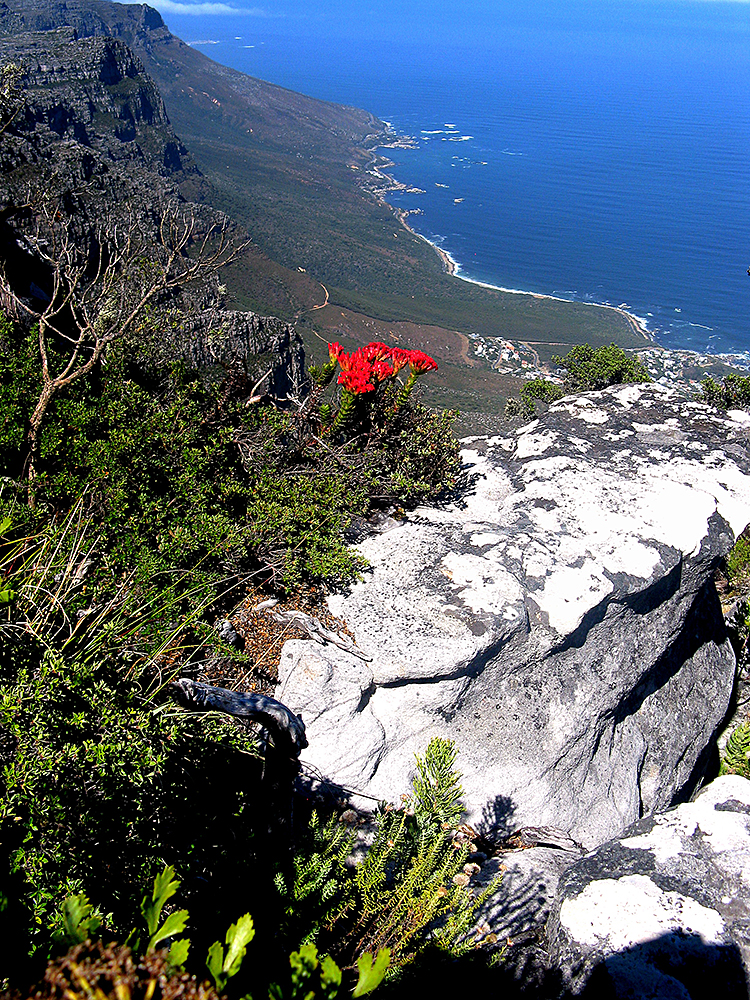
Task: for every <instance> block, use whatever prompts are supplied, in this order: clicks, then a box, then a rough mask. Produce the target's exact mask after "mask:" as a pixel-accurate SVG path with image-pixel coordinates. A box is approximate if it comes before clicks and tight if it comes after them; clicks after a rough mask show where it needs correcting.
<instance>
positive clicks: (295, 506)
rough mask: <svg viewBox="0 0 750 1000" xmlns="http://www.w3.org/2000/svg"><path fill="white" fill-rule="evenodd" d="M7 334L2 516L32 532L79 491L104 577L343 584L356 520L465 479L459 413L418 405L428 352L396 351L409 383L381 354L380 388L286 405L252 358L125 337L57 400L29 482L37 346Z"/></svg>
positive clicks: (317, 394)
mask: <svg viewBox="0 0 750 1000" xmlns="http://www.w3.org/2000/svg"><path fill="white" fill-rule="evenodd" d="M0 342H1V343H0V347H2V350H0V412H2V414H3V423H2V427H0V475H2V476H4V477H7V479H8V480H9V481H10V483H11V484H15V485H6V488H5V490H4V492H3V494H2V498H0V510H4V511H5V512H6V513H7V512H8V511H12V514H13V517H14V518H15V519H16V520H17V521H18V520H23V521H24V523H25V526H26V527H27V528H29V529H31V528H33V527H34V526H35V525H37V524H38V523H39V520H40V517H59V516H60V514H64V513H65V512H67V511H68V510H69V509H70V508H71V506H72V505H73V504H74V503H75V502H76V501H77V500H78V498H80V497H84V498H85V507H86V513H87V516H88V517H90V518H91V519H92V520H93V521H94V522H95V523H96V524H97V525H98V526H99V531H100V533H101V545H100V552H101V554H102V555H101V558H102V565H101V566H100V567H98V568H96V570H95V575H96V576H98V577H99V578H106V580H107V581H111V580H112V579H118V578H121V577H122V575H123V574H126V573H128V572H129V571H131V570H132V569H135V570H136V576H137V579H139V580H147V579H153V578H154V576H155V575H156V574H167V575H168V574H171V573H174V572H175V571H180V572H184V571H186V570H190V571H191V572H192V573H193V574H194V575H195V577H196V579H202V580H203V581H204V582H205V583H206V585H209V584H212V583H215V582H216V581H217V580H221V579H231V578H234V579H237V578H241V577H243V576H245V577H246V576H247V575H249V574H253V573H255V574H257V575H258V576H259V577H260V578H261V579H264V580H267V581H270V582H272V583H273V584H274V585H276V586H280V587H288V586H291V585H294V584H296V583H298V582H299V581H300V579H305V578H306V579H311V580H318V581H327V582H331V581H336V580H342V579H347V578H350V577H352V576H354V575H356V573H357V572H358V570H359V569H360V568H361V565H362V563H361V560H360V559H359V558H358V557H357V556H356V555H355V554H353V553H352V552H350V551H349V549H348V548H347V547H346V545H345V543H344V541H343V533H344V530H345V529H346V527H347V526H348V524H349V523H350V521H351V519H352V518H353V517H355V516H358V515H361V514H364V513H366V512H367V510H368V509H369V508H370V507H371V506H372V505H373V504H385V503H399V504H409V503H414V502H417V501H419V500H422V499H425V498H427V497H433V496H436V495H438V494H439V493H440V492H441V491H442V490H444V489H447V488H450V487H451V486H452V484H453V483H454V481H455V475H456V471H457V468H458V446H457V443H456V441H455V439H454V437H453V435H452V432H451V423H452V416H453V415H452V414H449V413H442V414H435V413H432V412H430V411H429V410H427V409H425V408H424V407H423V406H421V405H420V404H419V403H418V402H417V401H415V400H414V399H413V398H412V388H413V385H414V381H415V380H416V377H417V375H418V374H420V373H421V371H425V370H429V368H431V367H435V365H434V362H432V360H431V359H429V358H427V356H426V355H422V354H421V352H407V351H403V352H401V353H402V354H403V356H404V359H405V361H404V366H405V365H409V367H410V374H409V376H408V377H407V379H406V381H405V383H402V382H401V381H400V380H399V379H398V378H396V375H397V371H398V369H396V368H395V367H394V366H390V368H389V365H388V363H387V361H384V360H382V361H381V362H380V363H379V368H378V371H379V374H380V376H381V377H380V378H379V379H378V380H377V389H376V387H375V386H372V383H369V384H370V385H371V386H372V389H371V390H368V389H367V388H366V386H367V384H368V383H361V384H360V383H357V382H356V380H355V375H356V369H353V370H352V371H351V372H348V373H347V378H348V384H346V385H345V384H343V382H342V383H341V384H338V383H337V384H336V385H335V386H334V387H333V388H334V389H335V390H336V391H335V392H334V393H333V395H331V393H330V392H329V394H328V395H329V396H330V399H327V400H324V399H323V395H322V391H321V387H320V386H318V387H316V388H315V389H314V390H313V393H312V395H311V396H310V397H309V398H308V399H307V400H305V401H304V402H303V404H302V405H301V406H300V407H299V408H297V407H294V406H292V405H288V406H287V407H286V408H284V409H279V408H277V407H276V406H273V405H268V404H266V405H258V403H257V402H254V403H251V402H249V401H248V400H249V394H250V392H251V389H252V384H253V378H252V374H251V373H249V372H248V371H247V368H246V366H245V364H244V363H243V362H240V361H236V362H235V363H234V364H233V365H226V366H223V367H222V366H219V367H217V368H216V369H214V370H211V371H192V370H188V369H187V368H186V367H185V365H184V364H182V363H178V362H173V363H171V364H165V363H164V362H163V360H161V359H160V357H159V351H158V349H157V348H156V347H154V348H153V349H151V350H150V349H148V345H146V346H144V345H142V344H141V345H140V346H139V347H138V349H137V350H136V349H135V348H134V347H133V345H129V344H128V343H126V342H125V341H116V342H114V343H113V344H111V345H110V347H109V348H108V351H107V353H106V355H105V357H104V360H103V362H102V364H100V365H99V366H98V367H97V368H96V369H95V370H94V371H93V372H92V373H91V375H90V376H89V377H88V378H86V379H81V380H79V381H77V382H75V383H74V384H72V385H71V386H69V387H68V388H67V389H66V390H65V391H61V392H59V393H58V394H57V395H56V396H55V398H54V399H53V400H52V401H51V403H50V405H49V407H48V410H47V413H46V415H45V422H44V424H43V425H42V428H41V432H40V436H39V449H38V451H39V454H38V458H37V462H36V469H37V473H36V475H35V476H34V477H33V478H32V479H31V480H30V481H29V480H28V479H27V478H25V473H26V469H27V462H28V443H27V428H28V423H29V414H30V412H31V410H32V409H33V406H34V402H35V398H36V396H37V395H38V383H39V376H38V367H39V359H38V342H37V339H36V338H35V336H34V333H33V331H32V333H31V334H28V335H27V334H25V333H24V331H23V330H22V329H21V328H20V327H17V326H13V325H12V324H9V323H8V322H7V321H6V322H5V323H4V324H3V325H2V327H0ZM368 346H369V347H370V348H371V347H372V346H373V345H368ZM376 346H377V345H376ZM381 346H382V345H381ZM50 349H52V348H50ZM362 350H365V349H362ZM386 350H387V349H386ZM340 357H341V360H343V361H344V363H346V361H345V360H344V359H346V358H348V356H347V355H344V354H343V352H340ZM352 357H353V358H355V359H356V352H355V355H353V356H352ZM415 358H417V359H418V362H419V364H421V366H422V367H421V369H420V371H419V372H417V371H416V369H415V367H414V363H413V362H414V359H415ZM425 359H426V360H425ZM338 363H339V358H338V357H337V358H336V359H335V364H338ZM329 367H330V366H329ZM402 367H403V366H402ZM387 372H388V373H389V374H386V373H387ZM342 374H343V372H342ZM332 375H333V371H332V370H331V371H330V372H329V373H328V375H327V378H328V382H330V381H331V379H332ZM27 499H28V500H29V503H28V504H27V503H26V501H27Z"/></svg>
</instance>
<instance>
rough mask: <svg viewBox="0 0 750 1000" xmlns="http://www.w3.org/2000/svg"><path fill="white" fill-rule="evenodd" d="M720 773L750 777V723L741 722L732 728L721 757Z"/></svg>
mask: <svg viewBox="0 0 750 1000" xmlns="http://www.w3.org/2000/svg"><path fill="white" fill-rule="evenodd" d="M719 773H720V774H739V775H740V776H741V777H743V778H750V723H747V722H745V723H741V724H740V725H739V726H736V727H735V728H734V729H733V730H732V733H731V735H730V737H729V740H728V741H727V745H726V747H725V749H724V753H723V754H722V757H721V770H720V772H719Z"/></svg>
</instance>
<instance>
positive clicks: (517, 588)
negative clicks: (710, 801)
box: [277, 386, 750, 848]
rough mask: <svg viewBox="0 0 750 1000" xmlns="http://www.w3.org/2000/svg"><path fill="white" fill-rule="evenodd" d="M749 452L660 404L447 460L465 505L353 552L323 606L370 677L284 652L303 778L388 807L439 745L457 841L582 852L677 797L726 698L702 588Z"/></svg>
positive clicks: (723, 669) (731, 522) (591, 401)
mask: <svg viewBox="0 0 750 1000" xmlns="http://www.w3.org/2000/svg"><path fill="white" fill-rule="evenodd" d="M749 442H750V418H748V416H747V415H746V414H739V413H729V414H719V413H717V412H715V411H711V410H710V409H708V408H707V407H706V406H705V405H703V404H701V403H698V402H693V401H690V400H687V399H685V398H684V397H683V396H682V395H680V394H679V393H677V392H676V391H674V390H670V389H666V388H663V387H660V386H627V387H619V388H613V389H609V390H606V391H604V392H601V393H588V394H585V395H581V396H577V397H571V398H568V399H564V400H561V401H560V402H559V403H557V404H555V405H554V406H552V407H551V408H550V410H549V412H548V413H547V414H546V415H545V416H544V417H543V418H541V419H540V420H537V421H534V422H533V423H531V424H529V425H528V426H526V427H523V428H521V429H520V430H518V431H517V432H515V433H509V434H508V435H507V436H505V437H497V438H492V439H489V440H487V439H481V440H480V439H476V440H470V441H467V442H466V443H465V450H464V461H465V463H466V472H467V477H468V478H469V479H470V484H469V486H468V487H467V489H466V490H465V492H464V495H463V496H462V497H461V498H460V499H458V500H456V501H455V502H453V503H450V504H448V505H446V506H445V507H443V508H420V509H419V510H417V511H415V512H414V513H413V514H410V515H409V516H408V517H406V518H405V519H404V520H403V521H402V522H399V523H396V522H392V524H391V525H390V526H389V525H386V527H390V530H386V531H385V532H383V533H381V534H378V535H375V536H371V537H369V538H367V539H365V540H364V541H362V542H361V543H360V545H359V550H360V551H361V553H362V554H363V555H364V556H365V557H366V558H367V559H368V560H369V562H370V564H371V571H370V572H369V573H368V574H367V575H366V578H365V579H364V580H363V581H362V582H361V583H358V584H357V585H355V586H353V587H352V588H351V589H350V590H349V591H348V592H347V593H343V594H338V595H333V596H331V597H330V598H329V607H330V609H331V611H332V612H333V613H335V614H336V615H338V616H340V617H341V618H343V619H344V620H345V621H346V622H347V623H348V625H349V627H350V629H351V630H352V632H353V634H354V636H355V638H356V641H357V644H358V645H359V647H360V648H361V650H362V651H363V653H364V654H365V655H366V656H367V657H369V660H368V661H364V660H362V659H358V658H355V657H353V656H351V655H350V654H346V653H344V652H342V651H336V652H335V653H333V652H331V651H330V650H329V649H326V648H320V647H317V648H310V645H309V644H305V643H296V644H292V643H290V644H288V645H287V646H286V647H285V649H284V651H283V655H282V659H281V665H280V683H279V687H278V693H277V697H279V698H280V700H282V701H283V702H284V703H285V704H288V705H289V706H290V707H291V708H292V709H293V710H294V711H295V712H297V713H301V714H302V716H303V717H304V719H305V722H306V724H307V726H308V738H309V742H310V748H309V750H308V751H307V752H306V755H305V758H303V759H307V761H308V762H309V763H310V764H311V765H314V767H315V768H317V769H319V770H320V771H322V772H323V773H324V774H325V775H327V776H328V778H330V779H332V780H334V781H340V782H341V783H342V784H344V785H346V786H347V787H348V788H350V789H354V790H356V791H359V792H362V793H366V794H367V795H371V796H374V797H376V798H386V799H390V800H398V798H399V796H400V795H401V794H402V793H403V792H405V791H407V789H408V786H409V781H410V777H411V773H412V770H413V754H414V753H415V752H418V751H422V750H423V748H424V746H425V745H426V743H427V741H428V740H429V739H430V738H431V737H432V736H436V735H440V736H445V737H450V738H452V739H454V740H455V741H456V742H457V744H458V747H459V749H460V756H459V765H460V767H461V770H462V771H463V774H464V787H465V790H466V802H467V806H468V808H469V818H470V821H471V822H473V823H474V824H479V825H481V826H484V827H487V828H492V829H501V830H502V829H505V830H509V829H513V828H516V827H522V826H524V825H534V826H550V827H556V828H559V829H561V830H562V831H564V832H565V833H567V834H569V835H570V836H571V837H572V838H573V839H574V840H575V841H577V842H579V843H581V844H582V845H583V846H584V847H586V848H590V847H593V846H595V845H596V844H599V843H602V842H603V841H604V840H606V839H608V838H610V837H612V836H616V835H617V834H619V833H620V831H621V830H622V829H623V828H624V827H625V826H627V825H629V824H630V823H632V822H634V821H636V820H638V819H639V818H641V817H643V816H648V815H651V814H653V813H655V812H658V811H660V810H663V809H666V808H668V807H670V806H671V805H673V804H675V803H676V802H678V801H680V800H682V799H684V798H686V797H687V796H688V795H689V794H690V793H691V792H692V791H693V790H694V789H695V788H696V787H697V785H698V784H699V782H700V781H701V779H702V776H703V774H704V771H705V768H706V766H707V763H708V761H709V757H710V752H711V751H710V747H711V744H712V739H713V737H714V735H715V733H716V730H717V728H718V727H719V726H720V724H721V721H722V719H723V717H724V715H725V713H726V710H727V707H728V704H729V700H730V695H731V690H732V683H733V675H734V656H733V653H732V650H731V648H730V645H729V643H728V641H727V639H726V634H725V629H724V622H723V618H722V614H721V608H720V606H719V602H718V599H717V596H716V591H715V588H714V585H713V572H714V569H715V567H716V564H717V561H718V560H719V559H720V557H721V556H722V555H723V554H725V553H726V552H727V551H728V549H729V547H730V546H731V544H732V542H733V538H734V535H735V534H736V533H738V532H739V531H740V530H741V529H742V528H744V527H745V525H746V524H747V523H748V521H750V449H749ZM344 665H345V672H344ZM344 677H345V678H346V683H344V682H343V678H344ZM329 685H330V686H329ZM334 692H335V694H334Z"/></svg>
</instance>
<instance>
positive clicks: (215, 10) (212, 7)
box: [151, 0, 269, 17]
mask: <svg viewBox="0 0 750 1000" xmlns="http://www.w3.org/2000/svg"><path fill="white" fill-rule="evenodd" d="M151 2H152V5H153V6H154V7H156V9H157V10H160V11H163V12H164V13H165V14H246V15H249V16H250V17H268V16H269V14H268V11H265V10H263V8H262V7H250V8H249V9H248V8H247V7H232V6H230V4H228V3H216V2H213V0H205V2H199V3H182V2H181V0H151Z"/></svg>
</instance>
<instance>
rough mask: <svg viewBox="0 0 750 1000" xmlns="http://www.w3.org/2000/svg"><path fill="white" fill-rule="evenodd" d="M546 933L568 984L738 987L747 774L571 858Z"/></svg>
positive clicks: (586, 988) (595, 990)
mask: <svg viewBox="0 0 750 1000" xmlns="http://www.w3.org/2000/svg"><path fill="white" fill-rule="evenodd" d="M548 938H549V942H550V951H551V957H552V960H553V962H554V963H555V964H556V965H557V966H558V968H559V969H560V970H561V971H562V972H563V974H564V978H565V981H566V983H567V986H568V987H569V989H570V991H571V992H572V993H573V994H574V995H578V994H580V993H581V992H583V994H584V995H585V996H591V997H597V998H600V997H601V998H609V997H612V998H615V997H616V998H626V997H632V998H634V1000H635V998H641V997H674V998H682V997H684V998H694V1000H697V998H704V997H705V998H709V997H714V996H723V997H744V996H746V995H747V981H748V979H750V976H749V975H748V973H750V782H748V781H747V780H746V779H745V778H740V777H737V776H735V775H731V776H726V777H723V778H718V779H717V780H716V781H714V782H713V783H712V784H710V785H709V786H708V787H707V788H705V789H704V790H703V791H702V792H701V793H700V794H699V795H698V797H697V798H696V800H695V801H694V802H689V803H686V804H684V805H681V806H678V807H677V808H676V809H673V810H671V811H669V812H666V813H663V814H661V815H659V816H656V817H653V818H650V819H646V820H641V821H640V822H639V823H637V824H636V825H635V826H632V827H631V828H630V829H628V830H626V831H625V833H624V834H623V835H622V836H620V837H619V838H617V839H616V840H612V841H610V842H608V843H606V844H604V845H602V846H601V847H600V848H599V849H598V850H596V851H595V852H593V853H592V854H590V855H588V856H587V857H585V858H583V859H581V860H580V861H578V862H576V863H575V864H573V865H572V866H571V867H570V868H569V869H568V870H567V872H566V873H565V874H564V875H563V877H562V879H561V882H560V887H559V890H558V895H557V900H556V903H555V906H554V910H553V914H552V917H551V919H550V922H549V926H548Z"/></svg>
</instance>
